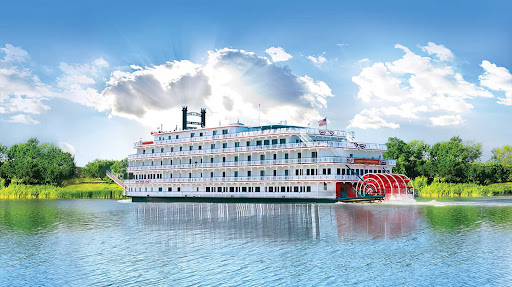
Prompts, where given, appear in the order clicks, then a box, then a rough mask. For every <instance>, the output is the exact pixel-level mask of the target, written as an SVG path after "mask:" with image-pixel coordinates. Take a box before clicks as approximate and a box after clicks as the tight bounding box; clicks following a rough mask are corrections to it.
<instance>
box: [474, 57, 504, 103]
mask: <svg viewBox="0 0 512 287" xmlns="http://www.w3.org/2000/svg"><path fill="white" fill-rule="evenodd" d="M480 66H481V67H482V68H484V70H485V72H484V73H483V74H482V75H480V77H478V79H479V80H480V85H482V86H483V87H486V88H489V89H491V90H495V91H502V92H505V98H499V99H498V103H499V104H502V105H507V106H511V105H512V74H510V71H509V70H507V69H506V68H504V67H498V66H496V64H492V63H491V62H489V61H482V64H481V65H480Z"/></svg>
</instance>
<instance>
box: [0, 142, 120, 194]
mask: <svg viewBox="0 0 512 287" xmlns="http://www.w3.org/2000/svg"><path fill="white" fill-rule="evenodd" d="M127 166H128V160H127V159H124V160H121V161H116V160H99V159H97V160H94V161H92V162H89V163H88V164H86V165H85V167H83V168H80V167H77V166H76V164H75V159H74V156H73V155H71V154H70V153H68V152H64V151H62V150H61V149H60V148H59V147H57V146H55V145H54V144H51V143H40V142H39V140H38V139H36V138H31V139H29V140H28V141H27V142H26V143H18V144H14V145H12V146H11V147H6V146H3V145H1V144H0V179H1V181H2V184H3V185H9V184H11V183H15V184H26V185H55V186H62V184H63V183H64V181H66V180H69V179H73V178H101V179H105V177H106V171H107V170H109V169H111V170H112V172H114V173H116V174H119V175H126V167H127Z"/></svg>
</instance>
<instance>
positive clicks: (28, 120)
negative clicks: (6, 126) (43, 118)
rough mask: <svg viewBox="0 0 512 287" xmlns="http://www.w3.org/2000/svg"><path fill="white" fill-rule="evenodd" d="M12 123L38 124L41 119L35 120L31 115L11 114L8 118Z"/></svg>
mask: <svg viewBox="0 0 512 287" xmlns="http://www.w3.org/2000/svg"><path fill="white" fill-rule="evenodd" d="M7 121H8V122H10V123H18V124H26V125H37V124H39V121H37V120H34V119H33V118H32V117H31V116H30V115H25V114H17V115H14V116H11V117H10V118H9V119H8V120H7Z"/></svg>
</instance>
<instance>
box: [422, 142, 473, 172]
mask: <svg viewBox="0 0 512 287" xmlns="http://www.w3.org/2000/svg"><path fill="white" fill-rule="evenodd" d="M481 155H482V145H481V144H479V143H473V142H466V143H463V141H462V139H461V138H460V137H452V138H451V139H450V140H449V141H447V142H438V143H436V144H434V145H433V146H432V148H431V149H430V158H429V160H428V161H427V162H426V163H425V167H424V172H425V173H426V174H427V175H428V176H429V177H430V178H435V177H438V178H441V179H442V180H443V181H446V182H466V181H467V179H468V177H467V175H468V172H469V169H470V164H471V163H472V162H474V161H476V160H477V159H479V158H480V156H481Z"/></svg>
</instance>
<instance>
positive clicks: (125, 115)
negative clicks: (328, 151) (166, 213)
mask: <svg viewBox="0 0 512 287" xmlns="http://www.w3.org/2000/svg"><path fill="white" fill-rule="evenodd" d="M104 2H105V1H83V2H77V1H75V2H73V1H71V3H70V1H11V2H8V3H3V5H2V6H3V8H2V11H3V13H2V17H0V47H1V49H2V50H0V59H1V60H0V61H1V62H0V71H1V73H0V143H2V144H4V145H11V144H13V143H16V142H19V141H24V140H26V139H28V138H29V137H34V136H36V137H38V138H40V139H41V140H42V141H51V142H55V143H58V144H59V143H60V144H61V145H63V146H65V147H66V148H68V149H74V152H75V154H76V161H77V163H78V164H79V165H84V164H85V163H87V162H88V161H90V160H92V159H95V158H114V159H120V158H123V157H125V156H126V155H127V154H128V153H131V152H132V142H134V141H136V140H138V139H139V138H140V137H145V138H147V137H148V135H149V132H150V131H151V130H155V129H156V126H157V125H159V124H160V123H162V124H164V129H172V128H173V127H174V126H175V125H176V124H179V112H180V107H181V105H183V104H187V105H189V106H191V107H193V108H194V109H198V108H199V107H201V106H206V107H207V108H208V111H209V117H208V119H209V122H210V124H212V125H214V124H217V123H218V122H221V123H228V122H230V121H236V120H238V119H240V121H241V122H246V123H248V124H255V123H257V115H256V113H257V104H258V103H260V104H261V105H262V115H263V116H262V118H264V120H265V121H267V122H278V121H280V120H288V122H293V123H299V124H307V123H308V122H315V121H316V120H317V119H320V118H322V117H327V118H328V121H329V128H336V129H347V128H348V129H350V130H354V131H355V132H356V136H357V138H359V139H360V140H363V141H370V142H385V141H386V140H387V138H388V137H390V136H398V137H400V138H402V139H404V140H412V139H422V140H425V141H426V142H428V143H433V142H436V141H439V140H447V139H449V138H450V137H451V136H453V135H460V136H462V137H463V138H464V139H467V140H474V141H477V142H482V143H483V145H484V151H485V153H484V157H483V158H482V159H483V160H487V158H488V157H489V156H490V150H491V149H492V148H494V147H497V146H501V145H504V144H511V143H512V132H511V129H510V123H511V122H512V105H511V104H512V76H510V70H511V69H512V53H511V52H510V51H512V17H510V15H509V11H512V9H511V8H512V4H511V3H510V2H509V1H430V2H421V3H420V2H417V3H413V1H393V2H392V3H387V2H383V1H332V2H329V1H315V2H305V1H258V2H247V1H165V2H163V1H162V2H157V1H144V2H142V1H119V2H114V1H109V2H108V3H104ZM355 2H357V3H355ZM271 48H274V49H271ZM272 51H274V52H276V51H277V52H276V53H277V54H274V55H273V56H274V57H272V55H271V53H272Z"/></svg>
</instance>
